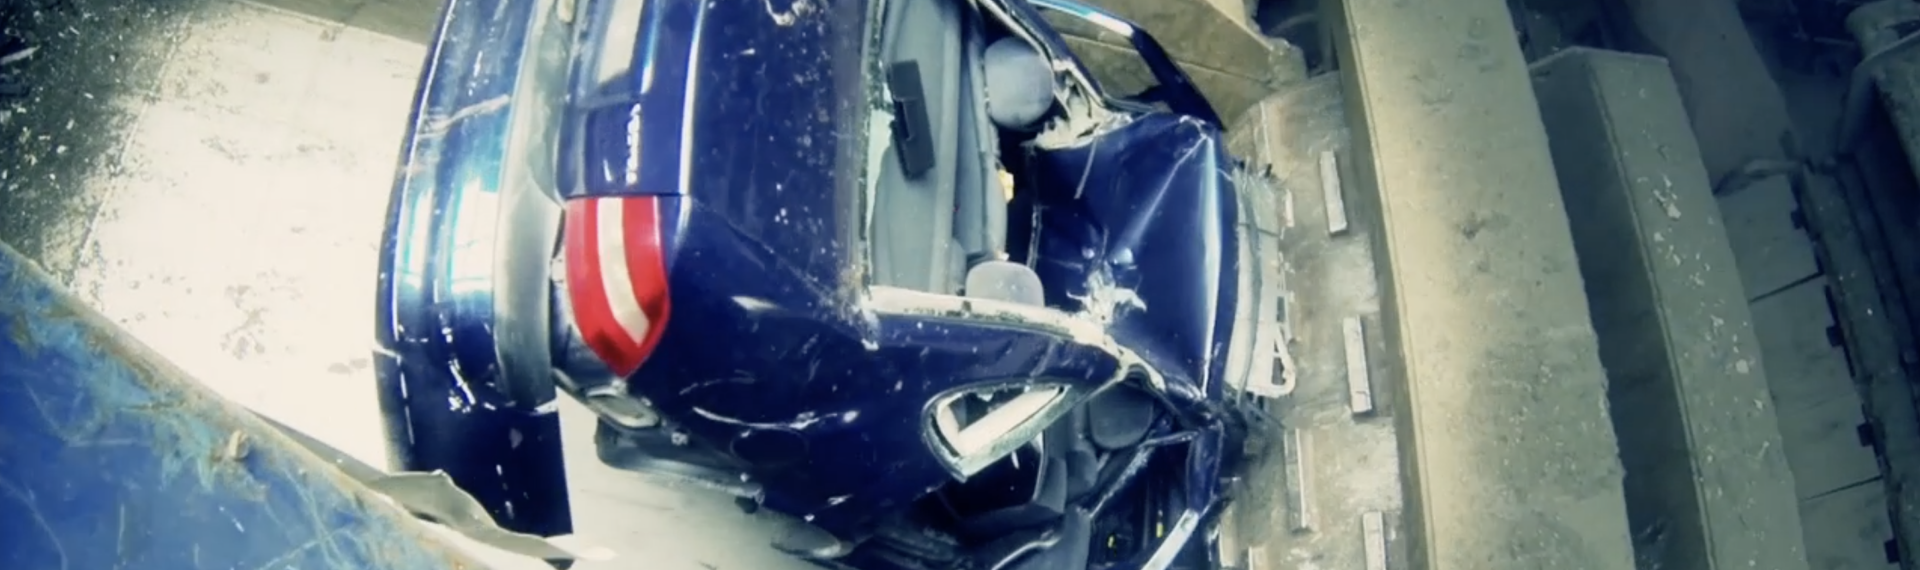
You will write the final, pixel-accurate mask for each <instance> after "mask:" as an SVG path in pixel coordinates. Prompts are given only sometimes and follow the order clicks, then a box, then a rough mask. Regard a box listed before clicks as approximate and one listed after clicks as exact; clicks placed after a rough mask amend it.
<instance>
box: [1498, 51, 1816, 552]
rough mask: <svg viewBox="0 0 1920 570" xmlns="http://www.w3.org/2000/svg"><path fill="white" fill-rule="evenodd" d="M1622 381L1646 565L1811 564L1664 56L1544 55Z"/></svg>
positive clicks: (1589, 261) (1743, 309)
mask: <svg viewBox="0 0 1920 570" xmlns="http://www.w3.org/2000/svg"><path fill="white" fill-rule="evenodd" d="M1533 75H1534V88H1535V89H1536V91H1537V94H1538V97H1539V102H1540V110H1541V116H1543V117H1546V126H1547V133H1548V136H1549V137H1550V139H1551V143H1552V152H1553V158H1554V167H1555V169H1556V170H1557V172H1558V175H1559V179H1560V188H1561V192H1562V195H1563V196H1564V197H1565V203H1566V209H1567V212H1569V213H1571V214H1572V215H1571V216H1569V219H1570V220H1571V225H1572V234H1573V240H1574V245H1575V246H1576V247H1577V248H1578V251H1579V254H1580V258H1579V266H1580V272H1581V274H1582V275H1583V276H1584V277H1585V290H1586V292H1587V301H1588V302H1589V303H1590V304H1591V307H1592V312H1593V316H1594V319H1593V326H1594V330H1595V332H1596V333H1597V334H1598V335H1599V345H1600V358H1601V360H1602V362H1604V363H1605V365H1606V369H1607V374H1608V376H1609V379H1610V380H1611V386H1610V389H1609V394H1608V395H1609V397H1610V399H1611V403H1612V410H1613V413H1614V418H1613V425H1614V427H1615V429H1616V430H1617V433H1618V437H1619V440H1620V456H1621V460H1622V462H1623V463H1624V464H1625V466H1626V470H1627V475H1626V500H1627V509H1628V512H1629V515H1630V516H1631V518H1632V521H1633V525H1634V530H1635V535H1636V536H1637V537H1653V536H1662V537H1663V538H1662V539H1661V540H1659V541H1658V543H1657V544H1656V543H1653V542H1651V541H1649V542H1648V543H1644V544H1639V545H1637V547H1638V548H1640V549H1641V552H1640V555H1641V556H1642V557H1643V558H1645V561H1644V562H1649V563H1653V564H1655V567H1661V568H1700V569H1710V568H1750V567H1765V568H1783V569H1785V568H1803V569H1804V568H1807V564H1806V559H1805V554H1804V552H1803V549H1802V547H1801V546H1800V540H1801V525H1800V520H1799V517H1798V514H1799V513H1798V509H1797V505H1796V503H1795V501H1794V494H1793V478H1792V477H1793V475H1792V472H1791V471H1790V470H1789V466H1788V462H1787V460H1786V458H1785V457H1784V456H1783V455H1782V453H1781V451H1780V450H1781V448H1782V443H1781V441H1782V438H1781V433H1780V430H1781V426H1780V420H1779V418H1778V417H1777V416H1776V414H1775V411H1774V409H1773V406H1772V405H1771V402H1772V400H1771V398H1770V397H1769V394H1768V384H1767V380H1766V378H1767V376H1768V375H1767V373H1766V372H1765V371H1764V366H1763V365H1762V362H1761V359H1760V358H1759V355H1760V346H1759V343H1758V341H1757V339H1756V338H1755V335H1754V333H1753V328H1754V325H1753V324H1752V322H1751V321H1752V320H1753V318H1752V317H1751V316H1750V315H1749V313H1748V307H1747V303H1746V297H1745V295H1744V294H1743V290H1742V288H1741V283H1740V274H1739V272H1738V271H1737V270H1736V268H1735V264H1734V253H1733V249H1732V247H1730V246H1729V244H1728V243H1727V236H1726V233H1725V232H1724V231H1723V230H1722V228H1721V225H1720V223H1719V219H1718V217H1719V213H1718V211H1717V210H1718V209H1717V208H1716V207H1715V203H1714V198H1713V193H1712V185H1711V184H1710V183H1709V182H1708V179H1707V174H1706V171H1705V168H1704V167H1703V166H1702V164H1701V162H1700V151H1699V147H1698V145H1697V144H1696V143H1695V142H1694V139H1693V135H1692V133H1691V132H1690V131H1689V129H1688V128H1687V122H1686V113H1685V109H1684V107H1683V105H1682V101H1681V99H1680V95H1679V92H1678V89H1677V88H1676V87H1675V85H1674V82H1673V79H1672V77H1671V75H1670V74H1669V72H1668V70H1667V65H1666V62H1665V61H1663V60H1660V59H1658V58H1653V57H1647V56H1639V55H1631V54H1624V53H1615V52H1603V51H1597V50H1588V49H1574V50H1569V51H1565V52H1561V53H1559V54H1556V55H1554V56H1551V57H1549V58H1547V59H1546V60H1543V61H1541V62H1540V63H1538V64H1536V65H1535V68H1534V73H1533Z"/></svg>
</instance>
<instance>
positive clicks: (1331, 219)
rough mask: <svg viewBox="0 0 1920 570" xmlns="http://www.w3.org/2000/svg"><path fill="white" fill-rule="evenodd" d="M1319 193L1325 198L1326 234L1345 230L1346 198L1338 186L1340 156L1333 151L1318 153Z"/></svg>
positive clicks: (1334, 233) (1340, 232)
mask: <svg viewBox="0 0 1920 570" xmlns="http://www.w3.org/2000/svg"><path fill="white" fill-rule="evenodd" d="M1320 193H1321V195H1322V196H1323V197H1324V198H1325V199H1326V206H1327V235H1335V236H1337V235H1340V234H1343V233H1346V232H1347V198H1346V195H1345V194H1344V193H1343V192H1342V191H1341V188H1340V157H1339V155H1337V154H1334V152H1333V151H1331V150H1329V151H1322V152H1321V153H1320Z"/></svg>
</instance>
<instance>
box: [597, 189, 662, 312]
mask: <svg viewBox="0 0 1920 570" xmlns="http://www.w3.org/2000/svg"><path fill="white" fill-rule="evenodd" d="M591 207H592V208H593V210H594V216H595V218H597V223H596V224H595V225H597V226H598V227H597V228H596V230H598V231H597V232H595V233H597V234H598V235H596V236H594V241H595V242H596V243H595V247H597V248H598V249H599V250H600V285H601V290H602V291H605V292H606V295H607V308H608V309H609V310H610V311H611V312H612V313H613V320H614V322H616V323H619V324H620V328H621V329H623V330H625V331H626V333H627V338H629V339H632V340H633V343H634V344H638V345H644V344H646V339H647V330H648V329H649V328H651V327H652V326H653V323H652V319H649V318H647V311H646V310H645V309H642V308H640V302H639V301H638V300H636V299H634V297H633V291H634V288H633V277H632V276H633V273H632V272H631V271H629V270H628V267H627V240H628V239H631V238H629V237H628V236H627V235H626V234H627V232H629V231H631V230H629V229H628V228H627V226H626V223H625V222H626V220H625V218H624V212H625V210H626V205H625V204H623V203H621V201H620V200H618V199H600V200H594V201H593V205H592V206H591Z"/></svg>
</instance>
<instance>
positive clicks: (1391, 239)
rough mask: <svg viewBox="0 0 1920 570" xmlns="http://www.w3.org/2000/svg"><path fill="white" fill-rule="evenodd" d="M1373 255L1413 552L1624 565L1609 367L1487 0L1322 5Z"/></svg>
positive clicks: (1513, 562) (1474, 562)
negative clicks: (1380, 291)
mask: <svg viewBox="0 0 1920 570" xmlns="http://www.w3.org/2000/svg"><path fill="white" fill-rule="evenodd" d="M1328 8H1330V9H1329V10H1328V14H1327V15H1328V16H1330V18H1329V20H1328V24H1329V26H1328V27H1329V31H1330V32H1331V33H1333V34H1334V36H1335V38H1336V39H1335V45H1336V48H1337V49H1336V51H1337V52H1338V54H1339V58H1340V62H1339V63H1340V70H1341V71H1340V73H1341V76H1342V79H1343V82H1344V84H1345V91H1346V93H1347V94H1348V100H1347V109H1348V112H1349V117H1350V122H1351V124H1352V125H1353V129H1354V130H1353V143H1354V144H1353V147H1352V148H1353V149H1354V160H1353V162H1354V170H1355V171H1356V172H1355V173H1356V175H1355V176H1354V177H1353V181H1352V182H1353V193H1352V194H1351V195H1350V202H1349V204H1348V205H1349V207H1350V208H1352V213H1353V217H1354V226H1355V227H1356V228H1369V230H1368V231H1371V232H1373V233H1374V239H1375V240H1376V243H1378V247H1376V248H1375V249H1374V251H1375V254H1376V255H1377V256H1378V258H1379V259H1380V260H1382V262H1381V271H1382V281H1383V283H1384V284H1385V286H1384V288H1383V290H1384V291H1385V294H1383V295H1382V297H1383V299H1382V301H1383V302H1382V305H1383V311H1382V318H1383V323H1382V326H1381V327H1380V331H1381V334H1382V336H1384V337H1387V339H1386V342H1385V346H1386V347H1387V349H1386V351H1385V353H1386V356H1388V357H1389V358H1387V360H1392V361H1394V362H1395V363H1396V364H1397V367H1396V368H1395V369H1394V370H1392V371H1390V372H1389V373H1386V374H1382V375H1381V379H1382V380H1383V383H1386V384H1388V385H1396V384H1397V386H1396V387H1395V389H1394V390H1393V391H1394V392H1395V393H1396V394H1397V395H1398V402H1397V406H1398V408H1397V409H1396V410H1395V412H1396V413H1395V416H1394V417H1395V420H1396V421H1397V422H1399V424H1400V429H1399V431H1398V435H1399V437H1400V441H1401V448H1402V451H1403V462H1404V464H1405V465H1406V467H1407V468H1406V472H1407V477H1408V478H1409V482H1408V483H1407V485H1406V487H1407V490H1408V495H1407V497H1406V499H1407V504H1408V505H1407V508H1408V513H1407V517H1406V520H1407V521H1408V523H1407V524H1408V529H1407V534H1408V536H1409V539H1410V540H1409V542H1410V543H1411V546H1412V549H1411V550H1412V553H1411V558H1412V559H1411V560H1410V561H1409V562H1408V567H1410V568H1431V569H1436V570H1455V569H1459V570H1467V569H1472V570H1504V569H1516V570H1518V569H1526V570H1538V569H1542V568H1581V569H1587V570H1626V569H1630V568H1633V567H1634V560H1633V552H1632V545H1631V541H1630V540H1629V537H1628V524H1627V513H1626V506H1625V498H1624V496H1623V493H1622V490H1621V478H1622V477H1623V470H1622V468H1621V465H1620V459H1619V450H1618V448H1617V447H1616V445H1615V441H1614V434H1613V431H1614V429H1613V425H1612V422H1611V421H1610V419H1609V418H1608V415H1607V413H1606V409H1607V402H1606V384H1607V378H1606V374H1605V372H1604V371H1603V370H1602V368H1601V364H1600V356H1599V348H1598V345H1597V341H1596V339H1595V337H1594V332H1593V325H1592V322H1591V320H1590V317H1589V314H1588V310H1587V299H1586V294H1585V292H1584V291H1583V289H1582V288H1581V285H1580V283H1581V281H1580V274H1579V268H1578V265H1577V264H1578V260H1577V258H1576V255H1575V252H1574V246H1573V238H1572V235H1571V232H1570V230H1569V229H1568V225H1567V211H1566V210H1565V209H1564V208H1563V207H1562V206H1561V197H1560V191H1559V184H1558V181H1557V180H1556V179H1555V177H1554V167H1553V163H1552V157H1551V156H1550V155H1549V152H1548V149H1547V136H1546V131H1545V128H1544V127H1543V126H1542V124H1541V120H1540V115H1539V112H1538V109H1537V105H1536V101H1535V99H1534V96H1533V89H1532V87H1531V85H1530V84H1529V78H1528V74H1527V67H1526V62H1525V59H1524V58H1523V57H1522V55H1521V53H1520V49H1519V44H1518V40H1517V38H1516V37H1515V35H1514V31H1513V28H1512V24H1511V22H1512V16H1511V14H1509V13H1508V11H1507V5H1506V3H1505V2H1504V1H1502V0H1461V1H1454V2H1406V1H1403V0H1348V1H1345V2H1339V3H1336V4H1334V5H1333V6H1329V7H1328Z"/></svg>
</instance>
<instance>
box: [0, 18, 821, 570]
mask: <svg viewBox="0 0 1920 570" xmlns="http://www.w3.org/2000/svg"><path fill="white" fill-rule="evenodd" d="M33 3H35V4H37V5H26V6H22V5H21V4H20V3H19V2H13V3H8V4H7V5H6V6H5V7H0V28H4V32H5V34H6V39H7V43H6V44H3V45H0V55H5V54H8V53H17V50H26V49H31V50H33V51H32V52H31V53H30V54H29V55H27V56H26V57H24V58H21V59H18V60H17V61H10V62H9V63H7V64H5V67H4V68H0V73H4V74H6V76H8V77H9V79H10V80H11V82H12V83H13V84H15V85H21V86H26V87H27V89H26V91H25V92H24V93H20V94H17V95H0V242H6V243H8V244H11V245H13V246H14V247H16V248H18V249H20V250H21V251H22V252H24V253H26V254H27V255H29V256H31V257H33V258H34V259H36V260H38V261H39V262H40V263H41V264H42V265H43V266H44V267H46V268H47V269H48V270H50V271H51V272H52V273H53V274H55V275H56V276H57V277H58V278H59V279H61V280H62V281H64V282H65V283H66V284H67V285H69V286H70V287H71V288H72V289H73V290H75V291H76V292H78V293H79V294H80V295H82V297H83V298H85V299H86V300H88V301H89V302H90V303H91V304H92V305H93V306H94V307H96V308H97V309H99V310H100V311H102V312H103V313H105V314H106V315H107V316H108V317H109V318H111V319H113V320H115V321H117V322H119V323H120V324H121V325H122V326H124V327H125V328H126V329H127V330H129V331H130V332H131V333H132V334H133V335H134V336H136V337H137V338H139V339H140V340H142V341H143V342H145V343H147V344H149V345H151V346H152V347H153V348H155V349H157V350H158V351H159V352H160V353H161V354H164V355H166V356H167V357H168V358H170V359H172V360H173V361H174V362H176V363H178V364H179V365H180V366H182V367H183V368H184V369H186V370H187V371H188V372H190V373H192V374H193V375H195V376H197V377H198V378H200V379H201V380H202V381H203V382H205V383H206V384H208V385H210V386H211V387H212V388H213V389H215V390H216V391H218V392H220V393H221V394H223V395H225V396H226V397H228V398H230V399H232V400H235V401H237V402H239V403H241V404H244V405H247V406H249V407H252V408H253V409H255V410H258V411H260V412H262V413H264V414H266V415H269V416H272V417H274V418H276V419H279V420H280V421H282V422H285V423H287V424H289V425H292V426H293V427H295V428H297V429H300V430H303V431H306V432H308V433H310V434H312V435H314V436H317V437H319V438H320V439H322V440H324V441H326V442H328V443H330V444H333V445H335V446H337V447H339V448H341V449H342V450H344V451H346V452H348V453H350V454H352V455H355V456H356V457H359V458H361V459H364V460H367V461H369V462H371V463H374V464H376V465H381V464H384V463H385V460H384V451H383V444H382V442H381V429H380V419H379V415H378V411H377V409H376V404H375V401H374V385H373V375H372V374H373V373H372V370H371V368H370V366H369V364H370V362H369V359H368V355H369V352H370V348H371V347H372V339H371V338H370V336H369V333H370V332H371V331H372V330H373V326H372V322H371V318H372V312H371V309H372V308H373V305H372V298H371V294H372V292H373V270H374V266H375V260H376V257H375V256H376V244H377V242H378V240H379V237H380V233H381V220H382V217H383V214H384V212H385V208H386V204H387V198H388V192H389V190H390V188H391V185H392V170H393V164H394V160H395V157H396V156H397V152H398V145H399V143H400V139H401V136H402V135H403V132H404V127H405V122H406V119H407V112H408V105H409V104H410V103H411V98H412V95H413V91H414V86H415V80H416V77H417V73H418V67H419V65H420V62H421V61H422V59H423V57H424V47H423V45H422V42H423V41H425V39H426V38H427V37H428V36H429V35H430V33H431V26H432V25H433V23H434V19H435V18H436V17H437V11H438V6H439V2H437V1H435V0H398V1H370V0H369V1H359V0H346V1H341V0H276V1H275V5H266V4H259V3H251V2H238V1H232V0H153V1H149V2H139V3H128V2H118V1H115V0H67V1H50V0H35V2H33ZM563 414H564V417H565V420H566V421H567V422H568V432H567V433H568V436H569V439H572V440H576V441H578V442H579V443H578V444H577V445H569V448H570V450H571V451H570V454H569V458H568V464H569V465H568V469H569V472H570V474H571V475H572V478H573V482H574V489H573V492H574V497H575V500H574V504H575V510H576V514H575V516H576V520H577V521H578V524H577V528H579V529H580V530H579V532H580V534H581V536H582V537H583V538H585V539H586V540H587V541H588V542H590V543H592V544H595V545H598V546H603V547H607V548H610V549H612V550H613V551H614V552H615V553H616V554H617V555H619V557H618V558H615V559H614V560H612V561H609V562H605V563H583V564H580V565H578V566H576V567H577V568H583V569H587V570H592V569H594V568H622V567H635V566H644V567H646V568H659V569H667V570H672V569H687V570H701V569H705V570H713V569H754V570H763V569H764V570H779V569H782V568H803V567H804V568H811V566H807V565H804V564H801V563H799V562H797V561H795V560H793V559H791V558H788V557H786V556H783V555H780V554H778V553H775V552H773V551H771V550H770V549H768V548H765V547H764V545H765V544H767V543H768V539H769V538H770V535H768V534H767V533H768V532H770V530H769V529H768V528H767V527H763V526H758V525H756V524H755V523H754V521H752V520H751V519H749V518H748V517H747V516H745V515H743V514H742V513H741V512H740V511H739V509H737V508H736V507H734V506H733V505H732V503H731V501H730V500H729V499H727V498H726V497H722V496H718V495H713V494H710V493H707V492H704V491H700V490H694V489H679V488H667V487H662V486H659V485H656V484H653V483H651V482H648V481H645V480H642V479H639V478H638V477H637V476H633V475H631V474H628V473H624V472H619V471H614V470H611V469H608V468H606V467H604V466H601V465H600V464H599V463H598V462H597V461H596V460H595V459H593V457H592V449H593V448H592V445H591V440H590V439H587V438H590V437H591V430H590V428H591V421H592V420H591V418H590V417H589V416H587V415H585V411H584V410H583V409H580V408H577V407H575V408H568V409H564V410H563ZM521 562H522V565H524V564H525V563H531V564H532V566H529V567H532V568H538V567H543V565H540V564H539V563H538V562H534V561H531V560H524V561H521ZM516 566H518V565H516Z"/></svg>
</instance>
